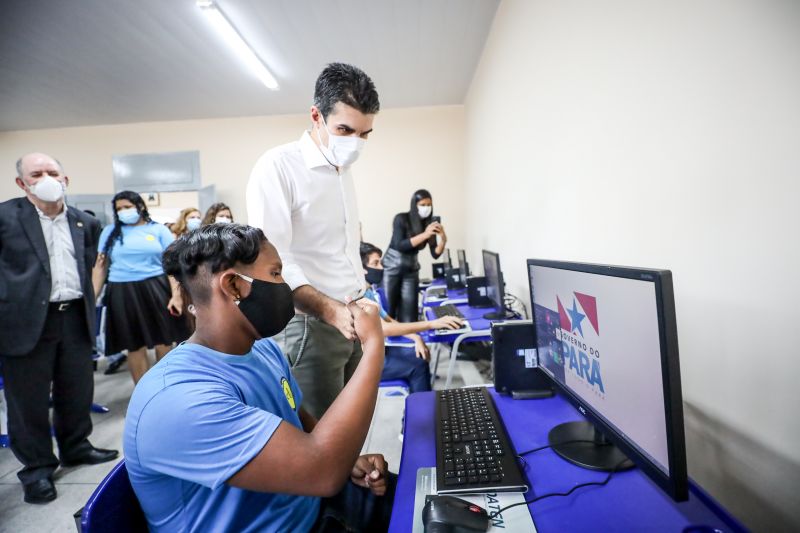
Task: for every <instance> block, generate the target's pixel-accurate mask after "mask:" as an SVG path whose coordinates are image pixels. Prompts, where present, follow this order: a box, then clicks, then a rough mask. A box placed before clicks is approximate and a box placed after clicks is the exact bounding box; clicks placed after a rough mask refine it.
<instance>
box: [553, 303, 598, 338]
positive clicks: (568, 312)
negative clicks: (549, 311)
mask: <svg viewBox="0 0 800 533" xmlns="http://www.w3.org/2000/svg"><path fill="white" fill-rule="evenodd" d="M572 294H573V298H572V308H571V309H567V308H565V307H564V304H562V303H561V298H559V297H558V296H556V303H557V304H558V317H559V321H560V326H561V329H563V330H564V331H569V332H570V333H575V332H576V331H577V332H578V333H579V334H580V336H581V337H583V336H584V335H583V326H582V324H583V320H584V319H585V318H587V319H589V324H591V326H592V328H593V329H594V331H595V333H597V334H598V335H600V323H599V322H598V320H597V298H595V297H594V296H589V295H588V294H583V293H581V292H573V293H572ZM578 305H580V309H579V308H578ZM581 311H582V312H581Z"/></svg>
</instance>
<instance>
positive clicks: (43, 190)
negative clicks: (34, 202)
mask: <svg viewBox="0 0 800 533" xmlns="http://www.w3.org/2000/svg"><path fill="white" fill-rule="evenodd" d="M66 188H67V186H66V185H65V184H64V183H63V182H60V181H58V180H57V179H55V178H54V177H53V176H45V177H43V178H42V179H40V180H39V181H38V182H36V184H34V185H30V186H28V190H29V191H30V192H31V194H33V195H34V196H35V197H37V198H38V199H39V200H41V201H43V202H57V201H59V200H61V198H63V197H64V191H65V190H66Z"/></svg>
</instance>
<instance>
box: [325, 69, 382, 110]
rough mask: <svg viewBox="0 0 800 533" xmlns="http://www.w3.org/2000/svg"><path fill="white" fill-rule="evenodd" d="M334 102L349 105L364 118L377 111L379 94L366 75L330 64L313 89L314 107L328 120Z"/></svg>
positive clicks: (379, 106)
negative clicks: (362, 114)
mask: <svg viewBox="0 0 800 533" xmlns="http://www.w3.org/2000/svg"><path fill="white" fill-rule="evenodd" d="M337 102H341V103H343V104H345V105H349V106H350V107H352V108H355V109H357V110H358V111H361V112H362V113H364V114H365V115H374V114H375V113H377V112H378V111H380V108H381V104H380V102H379V101H378V91H376V90H375V84H374V83H372V80H371V79H370V77H369V76H367V75H366V73H365V72H364V71H363V70H361V69H360V68H358V67H354V66H353V65H347V64H345V63H331V64H329V65H328V66H327V67H325V68H324V69H323V70H322V72H321V73H320V75H319V77H318V78H317V84H316V86H315V87H314V105H315V106H317V109H319V112H320V113H322V117H323V118H325V119H327V118H328V115H330V113H331V111H332V110H333V107H334V106H335V105H336V103H337Z"/></svg>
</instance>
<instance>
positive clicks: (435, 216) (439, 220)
mask: <svg viewBox="0 0 800 533" xmlns="http://www.w3.org/2000/svg"><path fill="white" fill-rule="evenodd" d="M431 222H438V223H439V224H441V223H442V217H440V216H438V215H434V216H432V217H431Z"/></svg>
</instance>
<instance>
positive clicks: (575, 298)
mask: <svg viewBox="0 0 800 533" xmlns="http://www.w3.org/2000/svg"><path fill="white" fill-rule="evenodd" d="M570 296H571V298H570V299H571V300H572V306H571V308H566V307H565V306H564V304H563V303H562V302H561V297H559V296H556V303H557V304H558V318H559V329H557V330H556V338H557V339H558V340H560V341H561V350H562V353H563V355H564V359H565V363H566V362H567V361H569V362H568V364H566V366H567V368H569V370H570V371H571V373H572V375H573V376H575V377H577V378H578V379H580V380H581V381H583V382H584V383H586V384H587V385H588V386H589V388H591V389H592V390H593V391H594V392H595V393H597V394H600V395H604V394H605V392H606V390H605V386H604V385H603V376H602V373H601V367H600V350H599V349H598V347H597V342H598V341H599V340H600V321H599V319H598V313H597V298H595V297H594V296H589V295H588V294H583V293H580V292H573V293H572V294H571V295H570ZM565 301H569V300H565ZM587 336H588V338H587Z"/></svg>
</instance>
